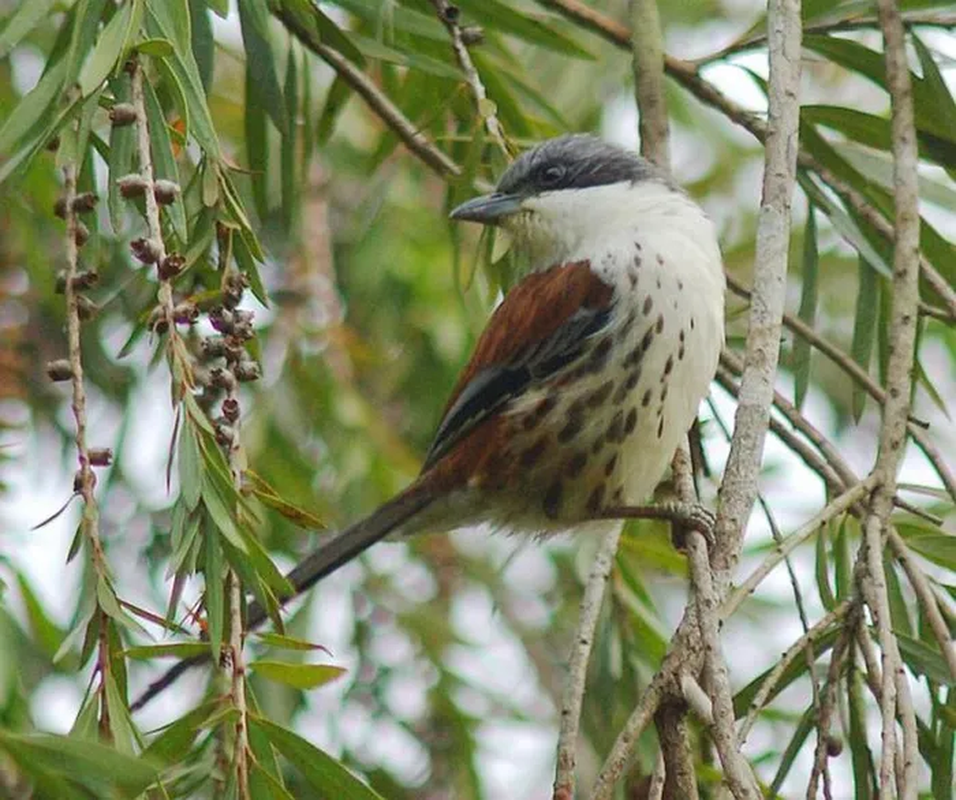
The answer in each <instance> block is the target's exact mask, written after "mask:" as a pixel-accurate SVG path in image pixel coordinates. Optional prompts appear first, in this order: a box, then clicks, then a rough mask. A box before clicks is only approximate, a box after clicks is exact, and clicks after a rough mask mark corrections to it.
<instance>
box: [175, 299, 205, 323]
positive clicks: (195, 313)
mask: <svg viewBox="0 0 956 800" xmlns="http://www.w3.org/2000/svg"><path fill="white" fill-rule="evenodd" d="M173 319H174V320H176V323H177V324H179V325H192V324H193V323H194V322H195V321H196V320H198V319H199V308H198V307H197V306H196V304H195V303H192V302H190V301H188V300H187V301H185V302H182V303H180V304H179V305H177V306H176V307H175V308H174V309H173Z"/></svg>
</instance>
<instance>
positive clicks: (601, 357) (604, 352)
mask: <svg viewBox="0 0 956 800" xmlns="http://www.w3.org/2000/svg"><path fill="white" fill-rule="evenodd" d="M610 352H611V340H610V339H601V341H600V342H598V343H597V344H596V345H595V346H594V349H593V350H592V351H591V368H592V369H595V370H598V369H602V368H603V367H604V364H605V362H606V361H607V356H608V353H610Z"/></svg>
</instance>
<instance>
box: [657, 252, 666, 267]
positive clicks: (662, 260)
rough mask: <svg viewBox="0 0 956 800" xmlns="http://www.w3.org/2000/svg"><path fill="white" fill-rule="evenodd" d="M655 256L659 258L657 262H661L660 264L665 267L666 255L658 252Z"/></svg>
mask: <svg viewBox="0 0 956 800" xmlns="http://www.w3.org/2000/svg"><path fill="white" fill-rule="evenodd" d="M655 258H656V259H657V263H658V264H660V265H661V266H662V267H663V266H664V256H662V255H661V254H660V253H658V254H657V255H656V256H655Z"/></svg>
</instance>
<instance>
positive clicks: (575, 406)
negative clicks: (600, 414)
mask: <svg viewBox="0 0 956 800" xmlns="http://www.w3.org/2000/svg"><path fill="white" fill-rule="evenodd" d="M586 404H587V399H586V398H584V397H579V398H578V399H577V400H575V401H574V402H573V403H571V405H569V406H568V416H569V417H580V416H581V415H582V414H583V413H584V406H585V405H586Z"/></svg>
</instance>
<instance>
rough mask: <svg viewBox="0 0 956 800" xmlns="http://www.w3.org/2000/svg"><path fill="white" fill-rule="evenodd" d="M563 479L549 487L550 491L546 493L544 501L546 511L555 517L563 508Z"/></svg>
mask: <svg viewBox="0 0 956 800" xmlns="http://www.w3.org/2000/svg"><path fill="white" fill-rule="evenodd" d="M561 494H562V490H561V481H555V482H554V483H552V484H551V485H550V486H549V487H548V491H547V492H545V494H544V502H543V503H542V507H543V508H544V513H545V514H546V515H547V516H548V517H550V518H551V519H554V518H555V517H557V516H558V512H559V511H560V510H561Z"/></svg>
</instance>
